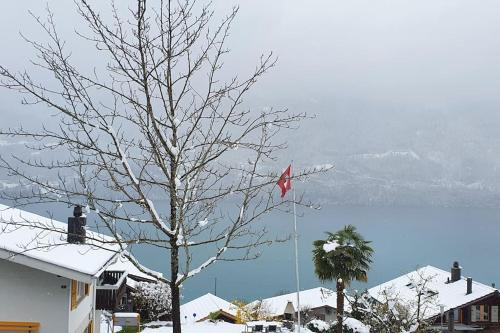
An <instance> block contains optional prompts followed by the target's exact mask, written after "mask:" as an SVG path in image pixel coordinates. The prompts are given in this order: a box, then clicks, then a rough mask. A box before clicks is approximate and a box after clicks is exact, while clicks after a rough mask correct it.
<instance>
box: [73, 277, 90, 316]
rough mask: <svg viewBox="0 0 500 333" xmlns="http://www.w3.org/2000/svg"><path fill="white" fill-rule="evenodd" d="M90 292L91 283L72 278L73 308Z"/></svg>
mask: <svg viewBox="0 0 500 333" xmlns="http://www.w3.org/2000/svg"><path fill="white" fill-rule="evenodd" d="M89 293H90V285H89V284H88V283H83V282H80V281H76V280H71V310H74V309H76V308H77V307H78V304H80V302H81V301H82V300H83V299H84V298H85V296H88V295H89Z"/></svg>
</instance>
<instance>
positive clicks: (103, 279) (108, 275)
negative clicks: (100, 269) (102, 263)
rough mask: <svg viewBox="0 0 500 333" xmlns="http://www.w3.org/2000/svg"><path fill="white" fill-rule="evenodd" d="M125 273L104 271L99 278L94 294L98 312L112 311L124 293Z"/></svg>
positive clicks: (117, 305) (116, 307)
mask: <svg viewBox="0 0 500 333" xmlns="http://www.w3.org/2000/svg"><path fill="white" fill-rule="evenodd" d="M126 281H127V273H126V272H124V271H105V272H104V273H103V274H102V275H101V276H100V277H99V283H98V285H97V292H96V307H97V309H98V310H108V311H114V310H116V309H118V307H119V306H120V301H121V299H122V297H123V295H124V294H125V292H126Z"/></svg>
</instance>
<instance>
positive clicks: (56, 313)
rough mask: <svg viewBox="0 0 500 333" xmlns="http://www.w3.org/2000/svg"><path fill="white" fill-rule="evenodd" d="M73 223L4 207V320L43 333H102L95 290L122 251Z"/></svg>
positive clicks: (0, 287)
mask: <svg viewBox="0 0 500 333" xmlns="http://www.w3.org/2000/svg"><path fill="white" fill-rule="evenodd" d="M85 222H86V221H85V216H84V215H82V213H81V208H80V209H75V212H74V216H73V217H70V218H69V219H68V224H66V223H61V222H58V221H54V220H52V219H50V218H46V217H43V216H40V215H37V214H32V213H29V212H26V211H23V210H20V209H16V208H10V207H8V206H4V205H0V300H1V301H0V322H4V323H5V322H10V323H12V322H21V323H22V322H24V323H25V322H30V323H36V324H37V325H38V326H39V329H38V331H37V332H40V333H56V332H57V333H59V332H60V333H62V332H64V333H66V332H68V333H89V332H93V333H99V329H100V318H99V317H100V315H99V314H98V313H97V314H96V312H97V311H96V310H97V308H96V291H97V289H98V288H99V287H101V285H100V283H101V282H102V280H101V276H102V274H103V273H104V272H105V271H106V269H107V267H108V266H109V265H110V264H111V263H113V261H115V260H116V257H117V255H118V253H119V251H120V247H119V246H118V245H116V244H115V243H114V242H111V241H112V239H111V238H109V237H107V236H104V235H102V234H98V233H95V232H90V231H86V230H85V228H84V226H85Z"/></svg>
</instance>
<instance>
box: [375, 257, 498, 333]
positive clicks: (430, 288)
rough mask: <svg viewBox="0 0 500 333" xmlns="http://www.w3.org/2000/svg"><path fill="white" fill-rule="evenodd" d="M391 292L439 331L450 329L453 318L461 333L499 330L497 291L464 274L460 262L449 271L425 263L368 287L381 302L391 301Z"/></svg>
mask: <svg viewBox="0 0 500 333" xmlns="http://www.w3.org/2000/svg"><path fill="white" fill-rule="evenodd" d="M389 292H390V293H392V294H393V295H396V297H397V299H398V302H399V303H400V304H403V305H404V306H405V307H406V308H407V309H410V311H412V312H413V313H417V311H419V313H420V318H422V319H424V320H427V321H429V322H430V323H431V325H433V328H434V329H436V330H443V331H448V324H450V321H449V318H451V319H452V320H453V325H452V326H453V327H454V329H456V330H457V331H460V332H475V331H478V330H480V331H481V332H488V333H489V332H500V322H499V312H498V311H499V307H500V295H499V292H498V290H497V289H496V288H494V287H493V286H489V285H485V284H482V283H480V282H477V281H474V280H472V278H465V277H463V276H462V268H461V267H460V265H459V264H458V262H455V263H454V264H453V267H452V268H451V271H448V272H447V271H444V270H442V269H439V268H436V267H433V266H425V267H422V268H420V269H417V270H415V271H413V272H410V273H408V274H405V275H402V276H400V277H397V278H395V279H393V280H391V281H388V282H385V283H383V284H381V285H378V286H375V287H373V288H371V289H369V290H368V293H369V295H370V296H371V297H372V298H373V299H375V300H376V301H378V302H382V303H385V302H386V301H387V300H388V297H389V295H390V294H389ZM419 295H420V302H417V300H418V299H419V297H418V296H419ZM418 304H420V306H419V305H418ZM417 307H419V309H417ZM441 323H443V325H441Z"/></svg>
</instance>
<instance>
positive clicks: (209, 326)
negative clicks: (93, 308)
mask: <svg viewBox="0 0 500 333" xmlns="http://www.w3.org/2000/svg"><path fill="white" fill-rule="evenodd" d="M103 328H104V327H103ZM101 332H106V329H105V328H104V330H102V331H101ZM242 332H245V325H236V324H229V323H225V322H218V323H212V322H201V323H191V324H186V325H182V333H242ZM300 332H301V333H312V332H311V331H310V330H308V329H307V328H304V327H302V328H301V329H300ZM141 333H172V327H166V326H164V327H158V328H150V327H146V328H144V330H142V331H141ZM283 333H290V331H288V330H285V329H284V330H283Z"/></svg>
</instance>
